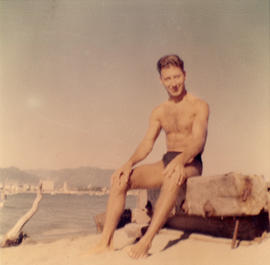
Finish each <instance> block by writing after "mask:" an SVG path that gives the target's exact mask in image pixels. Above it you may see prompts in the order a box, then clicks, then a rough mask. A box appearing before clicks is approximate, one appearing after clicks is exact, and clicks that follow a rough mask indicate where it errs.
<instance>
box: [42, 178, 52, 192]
mask: <svg viewBox="0 0 270 265" xmlns="http://www.w3.org/2000/svg"><path fill="white" fill-rule="evenodd" d="M42 191H43V192H45V193H47V192H54V181H52V180H43V181H42Z"/></svg>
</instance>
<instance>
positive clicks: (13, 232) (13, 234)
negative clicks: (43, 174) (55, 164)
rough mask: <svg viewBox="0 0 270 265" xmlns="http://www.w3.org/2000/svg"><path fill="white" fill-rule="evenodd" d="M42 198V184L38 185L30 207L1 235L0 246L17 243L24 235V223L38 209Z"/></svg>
mask: <svg viewBox="0 0 270 265" xmlns="http://www.w3.org/2000/svg"><path fill="white" fill-rule="evenodd" d="M41 199H42V184H40V185H39V187H38V191H37V196H36V198H35V200H34V202H33V205H32V208H31V209H30V210H29V211H28V212H27V213H26V214H25V215H23V216H22V217H21V218H20V219H19V220H18V221H17V223H16V224H15V225H14V227H12V228H11V229H10V230H9V231H8V232H7V233H6V234H5V236H4V237H3V240H2V242H1V244H0V247H2V248H3V247H10V246H16V245H19V244H20V243H21V242H22V240H23V239H24V237H25V234H24V233H23V232H22V228H23V227H24V225H25V224H26V223H27V222H28V221H29V220H30V218H31V217H32V216H33V215H34V214H35V213H36V211H37V210H38V206H39V203H40V201H41Z"/></svg>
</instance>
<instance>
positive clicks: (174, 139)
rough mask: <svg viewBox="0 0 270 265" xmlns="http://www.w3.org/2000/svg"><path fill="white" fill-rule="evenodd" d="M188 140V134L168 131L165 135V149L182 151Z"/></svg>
mask: <svg viewBox="0 0 270 265" xmlns="http://www.w3.org/2000/svg"><path fill="white" fill-rule="evenodd" d="M189 140H190V136H189V135H183V134H180V133H170V134H167V136H166V141H167V150H168V151H175V152H183V151H184V150H185V149H186V148H187V146H188V142H189Z"/></svg>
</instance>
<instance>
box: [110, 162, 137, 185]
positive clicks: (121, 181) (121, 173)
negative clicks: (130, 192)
mask: <svg viewBox="0 0 270 265" xmlns="http://www.w3.org/2000/svg"><path fill="white" fill-rule="evenodd" d="M131 171H132V163H130V162H127V163H125V164H124V165H123V166H122V167H121V168H119V169H117V170H116V171H115V172H114V173H113V175H112V177H111V184H113V183H116V184H117V185H119V186H123V185H126V184H127V183H128V180H129V176H130V173H131Z"/></svg>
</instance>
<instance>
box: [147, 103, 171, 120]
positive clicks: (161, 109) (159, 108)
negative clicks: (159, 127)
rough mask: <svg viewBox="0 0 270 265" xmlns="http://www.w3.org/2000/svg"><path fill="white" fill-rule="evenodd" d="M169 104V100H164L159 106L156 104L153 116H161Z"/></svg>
mask: <svg viewBox="0 0 270 265" xmlns="http://www.w3.org/2000/svg"><path fill="white" fill-rule="evenodd" d="M166 105H167V102H166V101H165V102H163V103H161V104H159V105H158V106H156V107H155V108H154V109H153V110H152V114H151V116H152V117H156V118H160V117H161V116H162V114H163V112H164V109H165V107H166Z"/></svg>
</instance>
